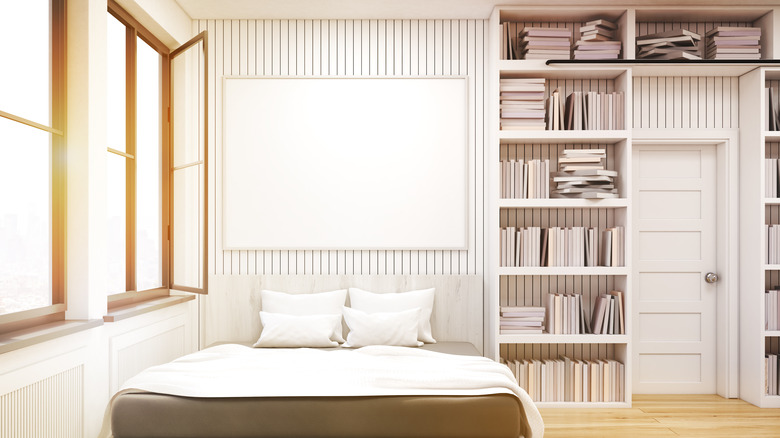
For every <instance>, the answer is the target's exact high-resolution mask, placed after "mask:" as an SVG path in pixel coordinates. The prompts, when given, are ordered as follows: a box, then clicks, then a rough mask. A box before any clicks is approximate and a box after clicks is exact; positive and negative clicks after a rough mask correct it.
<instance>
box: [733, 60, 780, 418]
mask: <svg viewBox="0 0 780 438" xmlns="http://www.w3.org/2000/svg"><path fill="white" fill-rule="evenodd" d="M770 86H772V87H780V68H760V69H756V70H754V71H752V72H750V73H748V74H746V75H744V76H742V77H741V78H740V114H741V116H740V145H741V147H740V213H741V217H740V222H741V224H742V226H741V231H740V241H741V245H740V283H741V297H740V322H741V323H740V364H739V366H740V398H742V399H744V400H747V401H749V402H750V403H753V404H755V405H757V406H761V407H774V408H778V407H780V396H777V395H767V394H766V388H765V385H766V382H765V379H766V374H765V366H764V355H765V354H767V353H773V354H778V353H780V332H778V331H769V330H766V326H765V324H766V319H765V313H764V312H765V303H764V291H765V290H768V289H772V288H775V287H777V286H780V265H778V264H769V263H768V262H767V237H768V236H767V235H766V232H765V228H764V225H765V224H770V225H771V224H780V198H778V197H771V196H770V194H768V193H766V190H765V179H764V178H765V177H766V176H767V175H766V172H765V168H764V159H765V158H780V132H778V131H769V130H767V120H768V117H769V112H768V105H769V104H768V102H767V99H766V95H765V92H764V90H765V88H766V87H770ZM775 91H777V90H775ZM775 97H777V95H775ZM756 102H759V104H758V105H756V104H755V103H756Z"/></svg>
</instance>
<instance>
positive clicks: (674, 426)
mask: <svg viewBox="0 0 780 438" xmlns="http://www.w3.org/2000/svg"><path fill="white" fill-rule="evenodd" d="M540 411H541V412H542V417H543V418H544V423H545V434H544V436H545V438H564V437H565V438H572V437H582V438H590V437H604V438H613V437H615V438H616V437H632V438H636V437H639V438H641V437H691V438H695V437H714V438H720V437H757V438H758V437H775V438H777V437H780V409H760V408H757V407H755V406H753V405H751V404H750V403H747V402H745V401H742V400H737V399H724V398H722V397H720V396H717V395H655V394H654V395H634V396H633V403H632V407H631V408H629V409H553V408H544V409H540Z"/></svg>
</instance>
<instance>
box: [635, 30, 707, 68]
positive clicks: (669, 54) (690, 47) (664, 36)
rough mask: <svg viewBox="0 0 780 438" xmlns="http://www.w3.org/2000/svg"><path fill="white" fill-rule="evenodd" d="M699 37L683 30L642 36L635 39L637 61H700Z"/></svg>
mask: <svg viewBox="0 0 780 438" xmlns="http://www.w3.org/2000/svg"><path fill="white" fill-rule="evenodd" d="M700 42H701V35H699V34H698V33H695V32H691V31H689V30H685V29H674V30H668V31H666V32H659V33H653V34H650V35H642V36H640V37H637V38H636V45H637V55H636V56H637V58H638V59H673V60H685V59H701V50H700Z"/></svg>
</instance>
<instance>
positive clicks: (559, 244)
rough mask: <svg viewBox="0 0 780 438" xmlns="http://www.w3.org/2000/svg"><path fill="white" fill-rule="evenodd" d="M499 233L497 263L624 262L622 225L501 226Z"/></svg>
mask: <svg viewBox="0 0 780 438" xmlns="http://www.w3.org/2000/svg"><path fill="white" fill-rule="evenodd" d="M599 234H600V238H599ZM500 236H501V237H500V238H501V243H500V245H499V246H500V257H499V259H500V260H499V266H504V267H541V266H547V267H555V266H560V267H588V266H607V267H617V266H625V249H624V245H625V229H624V228H623V227H614V228H607V229H605V230H601V231H600V232H599V230H597V229H595V228H586V227H570V228H562V227H550V228H541V227H526V228H521V227H505V228H501V233H500Z"/></svg>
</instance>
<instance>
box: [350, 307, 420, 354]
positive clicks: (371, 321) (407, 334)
mask: <svg viewBox="0 0 780 438" xmlns="http://www.w3.org/2000/svg"><path fill="white" fill-rule="evenodd" d="M420 311H421V309H420V308H419V307H418V308H415V309H409V310H403V311H401V312H376V313H366V312H363V311H361V310H357V309H350V308H349V307H345V308H344V320H345V321H347V326H348V327H349V333H348V334H347V343H346V344H344V347H365V346H368V345H398V346H402V347H420V346H422V345H423V343H422V342H420V341H418V340H417V331H418V327H417V326H418V322H419V320H420Z"/></svg>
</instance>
